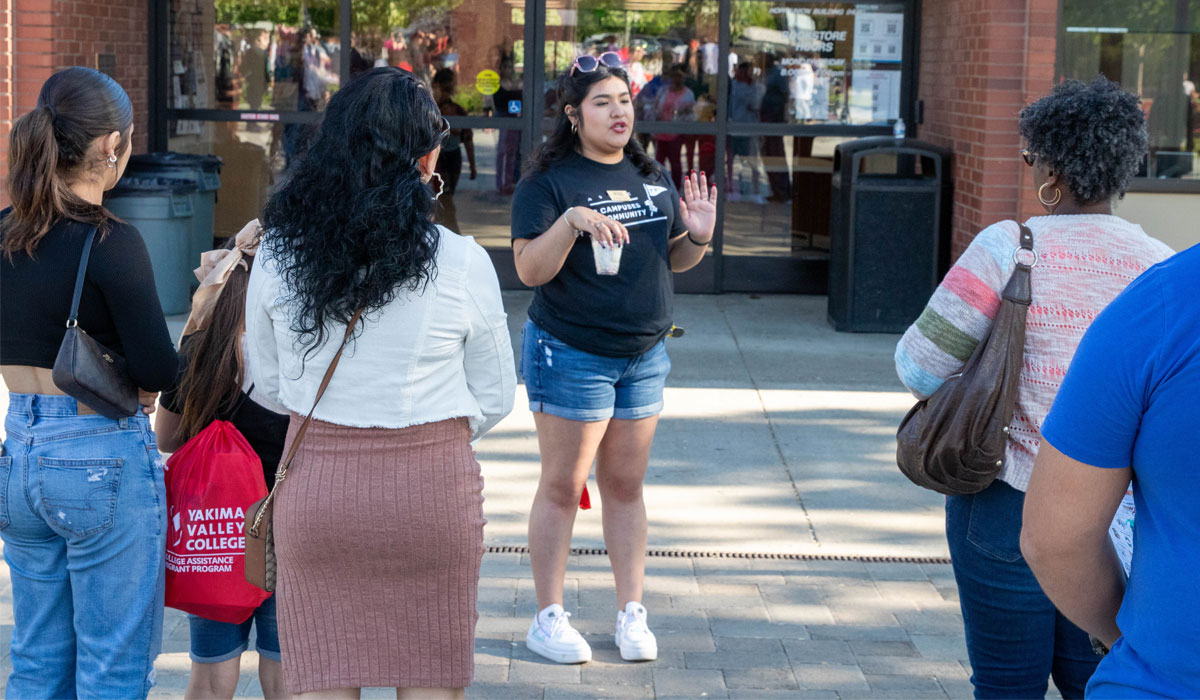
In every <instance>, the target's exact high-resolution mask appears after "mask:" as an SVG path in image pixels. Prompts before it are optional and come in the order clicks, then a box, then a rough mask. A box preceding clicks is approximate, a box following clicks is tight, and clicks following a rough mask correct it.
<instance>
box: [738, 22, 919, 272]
mask: <svg viewBox="0 0 1200 700" xmlns="http://www.w3.org/2000/svg"><path fill="white" fill-rule="evenodd" d="M909 6H910V5H909V3H904V2H892V3H858V2H795V1H789V0H763V1H761V2H759V1H753V2H734V3H732V7H731V14H730V22H729V28H730V30H729V34H730V36H729V56H728V66H727V76H728V80H729V87H728V92H727V95H728V98H727V99H728V102H727V106H728V112H727V113H728V122H727V134H728V137H727V139H726V152H725V159H724V162H723V163H722V164H721V167H722V168H723V170H724V184H725V190H724V192H725V198H726V204H725V217H724V237H723V246H722V279H721V286H722V289H724V290H727V291H779V292H784V291H786V292H805V293H824V291H825V288H826V285H827V276H828V260H829V249H830V246H829V239H830V207H831V190H832V182H833V179H832V178H833V153H834V149H835V148H836V147H837V145H838V144H839V143H841V142H843V141H846V140H849V139H851V138H858V137H861V136H869V135H876V134H890V133H891V127H892V124H894V123H895V121H896V120H897V119H898V118H900V117H901V116H902V115H903V116H906V117H907V116H908V112H907V109H908V106H909V100H908V99H906V97H905V96H906V95H907V91H908V90H909V89H910V87H909V86H910V81H909V70H908V64H907V62H906V58H905V57H906V56H907V55H908V52H909V51H910V50H911V48H910V43H911V42H910V41H909V39H908V38H907V37H908V36H909V32H910V31H911V27H909V26H908V24H909V22H910V19H909V17H910V15H909V12H908V8H909ZM909 121H910V122H911V119H909Z"/></svg>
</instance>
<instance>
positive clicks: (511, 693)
mask: <svg viewBox="0 0 1200 700" xmlns="http://www.w3.org/2000/svg"><path fill="white" fill-rule="evenodd" d="M543 692H544V691H543V690H542V686H540V685H538V684H536V683H475V684H474V685H472V686H471V687H469V688H467V697H468V698H480V700H533V699H535V698H540V697H542V695H543ZM392 697H393V698H394V697H396V691H394V690H393V691H392Z"/></svg>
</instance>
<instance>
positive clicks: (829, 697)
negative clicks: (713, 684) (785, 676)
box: [729, 688, 838, 700]
mask: <svg viewBox="0 0 1200 700" xmlns="http://www.w3.org/2000/svg"><path fill="white" fill-rule="evenodd" d="M729 697H730V698H731V700H733V699H735V698H736V700H776V699H778V700H838V694H837V691H836V690H804V689H795V690H763V689H761V688H738V689H735V690H730V691H729Z"/></svg>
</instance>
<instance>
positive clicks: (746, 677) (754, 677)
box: [725, 666, 799, 690]
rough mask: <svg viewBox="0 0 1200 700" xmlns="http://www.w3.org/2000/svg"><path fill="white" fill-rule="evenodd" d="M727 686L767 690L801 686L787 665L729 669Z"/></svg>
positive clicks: (726, 673) (726, 676) (726, 680)
mask: <svg viewBox="0 0 1200 700" xmlns="http://www.w3.org/2000/svg"><path fill="white" fill-rule="evenodd" d="M725 686H726V687H727V688H730V689H733V688H760V689H766V690H790V689H791V690H794V689H796V688H798V687H799V686H797V684H796V676H795V675H794V674H793V673H792V669H790V668H788V667H787V666H782V667H774V666H772V667H766V668H764V667H758V668H741V669H727V670H726V671H725Z"/></svg>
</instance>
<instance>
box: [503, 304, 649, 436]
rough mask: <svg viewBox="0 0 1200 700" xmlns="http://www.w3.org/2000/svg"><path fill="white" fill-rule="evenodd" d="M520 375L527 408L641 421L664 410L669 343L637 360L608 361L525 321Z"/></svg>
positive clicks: (590, 419)
mask: <svg viewBox="0 0 1200 700" xmlns="http://www.w3.org/2000/svg"><path fill="white" fill-rule="evenodd" d="M522 333H523V340H522V342H521V376H522V377H523V378H524V379H525V391H526V392H528V394H529V410H530V411H533V412H534V413H549V414H550V415H553V416H558V417H559V418H566V419H567V420H575V421H583V422H594V421H601V420H608V419H609V418H616V419H618V420H641V419H642V418H649V417H650V416H656V415H658V414H659V413H661V412H662V409H663V387H665V386H666V383H667V375H668V374H670V373H671V359H670V358H669V357H667V343H666V341H665V340H660V341H659V342H658V344H657V345H655V346H654V347H653V348H650V349H649V350H647V351H646V352H644V353H642V354H641V355H638V356H636V357H605V356H603V355H593V354H592V353H590V352H586V351H584V350H580V349H579V348H576V347H572V346H570V345H567V344H566V343H564V342H563V341H561V340H559V339H558V338H555V337H554V336H552V335H550V334H549V333H547V332H546V331H544V330H542V329H541V328H540V327H538V326H537V325H536V324H535V323H534V322H533V321H526V322H525V329H524V330H523V331H522Z"/></svg>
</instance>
